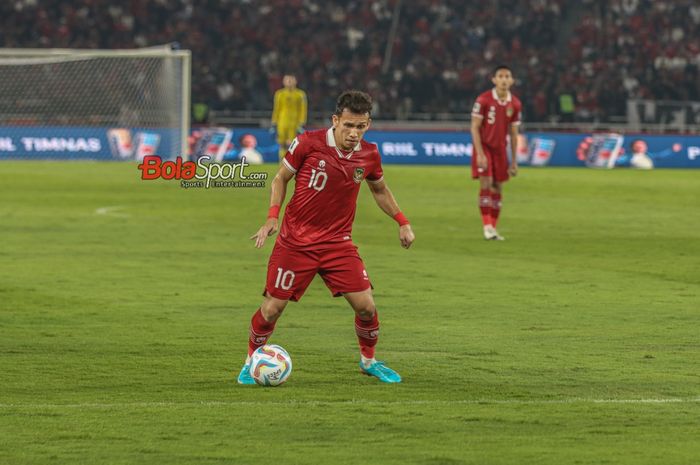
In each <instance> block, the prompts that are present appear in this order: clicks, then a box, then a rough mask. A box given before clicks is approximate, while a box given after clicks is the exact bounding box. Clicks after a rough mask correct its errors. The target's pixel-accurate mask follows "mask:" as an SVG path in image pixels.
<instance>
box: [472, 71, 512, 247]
mask: <svg viewBox="0 0 700 465" xmlns="http://www.w3.org/2000/svg"><path fill="white" fill-rule="evenodd" d="M491 82H493V85H494V88H493V89H491V90H489V91H486V92H484V93H483V94H481V95H479V97H478V98H477V99H476V102H475V103H474V108H473V109H472V125H471V126H472V127H471V129H472V140H473V142H474V151H473V154H472V177H473V178H474V179H479V184H480V189H479V209H480V210H481V221H482V223H483V226H484V238H485V239H492V240H500V241H502V240H503V236H501V235H500V234H498V231H497V230H496V223H497V222H498V216H499V214H500V213H501V196H502V191H503V183H504V182H506V181H507V180H508V178H509V177H510V176H515V175H516V174H517V173H518V159H517V140H518V126H519V125H520V109H521V105H520V100H518V98H517V97H515V96H514V95H512V94H511V93H510V87H511V86H512V85H513V75H512V73H511V71H510V68H508V67H507V66H497V67H496V68H495V69H494V72H493V77H492V78H491ZM508 135H510V140H511V144H510V149H511V150H510V152H511V161H510V165H509V164H508V154H507V153H506V151H507V149H506V147H507V145H508V144H507V137H508Z"/></svg>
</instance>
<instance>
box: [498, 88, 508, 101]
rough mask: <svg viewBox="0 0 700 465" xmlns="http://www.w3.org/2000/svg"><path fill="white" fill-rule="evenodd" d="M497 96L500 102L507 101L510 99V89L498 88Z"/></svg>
mask: <svg viewBox="0 0 700 465" xmlns="http://www.w3.org/2000/svg"><path fill="white" fill-rule="evenodd" d="M496 95H497V96H498V100H505V99H507V98H508V89H506V90H499V89H498V88H496Z"/></svg>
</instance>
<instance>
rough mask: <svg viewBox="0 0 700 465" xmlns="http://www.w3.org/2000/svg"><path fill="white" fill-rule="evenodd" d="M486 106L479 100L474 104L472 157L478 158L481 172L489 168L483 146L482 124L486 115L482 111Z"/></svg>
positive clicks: (477, 162) (477, 164)
mask: <svg viewBox="0 0 700 465" xmlns="http://www.w3.org/2000/svg"><path fill="white" fill-rule="evenodd" d="M483 109H484V106H483V105H482V103H481V102H480V101H479V99H477V101H476V102H475V103H474V108H472V123H471V132H472V146H473V147H474V153H472V156H476V166H478V167H479V170H486V168H488V161H487V160H486V155H484V146H483V145H482V144H481V124H482V123H483V122H484V115H483V114H482V110H483Z"/></svg>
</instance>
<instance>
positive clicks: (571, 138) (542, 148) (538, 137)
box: [0, 126, 700, 169]
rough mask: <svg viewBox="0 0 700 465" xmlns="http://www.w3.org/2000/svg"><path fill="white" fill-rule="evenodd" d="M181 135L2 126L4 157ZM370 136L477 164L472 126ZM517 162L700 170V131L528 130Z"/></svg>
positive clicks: (394, 150) (247, 146) (428, 161)
mask: <svg viewBox="0 0 700 465" xmlns="http://www.w3.org/2000/svg"><path fill="white" fill-rule="evenodd" d="M178 138H179V137H178V131H176V130H172V129H150V128H148V129H143V128H128V129H126V128H107V127H103V128H99V127H98V128H96V127H25V126H4V127H2V126H0V160H1V159H5V158H13V159H17V158H26V159H37V158H44V159H90V160H140V159H142V158H143V157H144V156H145V155H151V154H156V155H161V156H163V157H164V158H174V157H175V156H177V155H182V154H180V153H179V145H178ZM365 139H366V140H368V141H370V142H373V143H376V144H377V145H378V147H379V151H380V152H381V154H382V160H383V162H384V163H386V164H392V163H396V164H415V165H419V164H420V165H468V164H469V163H471V157H472V151H473V146H472V139H471V134H469V133H468V132H456V131H454V132H449V131H445V132H441V131H368V132H367V134H366V135H365ZM191 142H192V147H191V152H192V154H193V155H195V156H196V154H197V153H199V152H201V153H206V154H210V155H212V158H213V159H218V160H234V159H237V158H240V156H242V155H245V156H246V157H247V159H250V160H251V162H253V160H255V161H257V162H263V161H264V162H277V161H278V155H277V149H278V146H277V143H276V141H275V139H274V135H273V134H271V133H270V132H268V131H267V130H266V129H263V128H198V129H194V130H193V131H192V137H191ZM188 155H189V154H188ZM518 160H519V162H520V163H521V164H522V165H532V166H589V167H600V168H613V167H635V168H640V169H650V168H700V135H696V136H687V135H646V134H616V133H596V134H568V133H554V132H549V133H539V132H532V133H531V132H528V133H525V134H522V135H521V136H520V138H519V140H518Z"/></svg>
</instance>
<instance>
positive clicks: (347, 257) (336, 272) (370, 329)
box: [319, 245, 401, 383]
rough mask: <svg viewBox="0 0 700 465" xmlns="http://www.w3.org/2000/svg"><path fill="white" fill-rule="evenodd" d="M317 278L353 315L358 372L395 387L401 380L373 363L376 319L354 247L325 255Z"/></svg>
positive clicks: (386, 369)
mask: <svg viewBox="0 0 700 465" xmlns="http://www.w3.org/2000/svg"><path fill="white" fill-rule="evenodd" d="M319 274H320V275H321V277H322V278H323V281H324V282H325V283H326V286H328V288H329V289H330V291H331V293H332V294H333V296H335V297H338V296H341V295H342V296H344V297H345V299H346V300H347V301H348V303H350V306H351V307H352V309H353V310H354V312H355V333H356V334H357V340H358V343H359V345H360V369H361V370H362V372H363V373H364V374H368V375H371V376H376V377H377V378H379V379H380V380H381V381H384V382H387V383H398V382H400V381H401V377H400V376H399V375H398V373H396V372H395V371H394V370H392V369H391V368H389V367H387V366H386V365H384V363H383V362H377V361H376V360H375V358H374V351H375V347H376V345H377V341H378V340H379V318H378V317H377V308H376V306H375V305H374V298H373V297H372V284H371V283H370V280H369V276H368V275H367V271H366V270H365V265H364V263H363V262H362V259H361V258H360V255H359V254H358V253H357V248H356V247H354V246H350V247H348V246H347V245H346V246H343V247H340V248H338V249H335V250H328V251H325V252H324V253H323V254H322V256H321V268H320V270H319Z"/></svg>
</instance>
